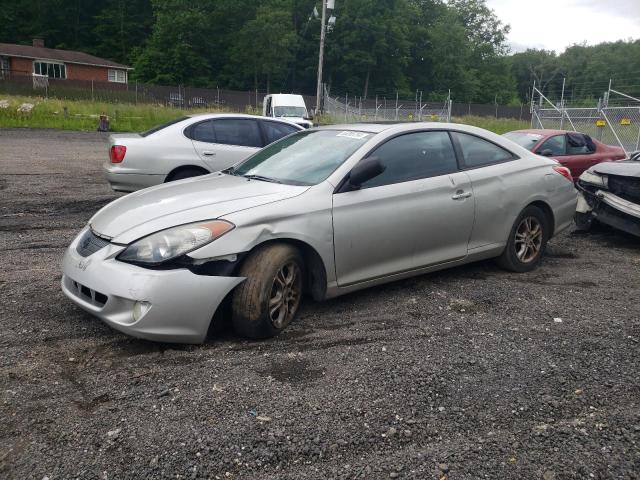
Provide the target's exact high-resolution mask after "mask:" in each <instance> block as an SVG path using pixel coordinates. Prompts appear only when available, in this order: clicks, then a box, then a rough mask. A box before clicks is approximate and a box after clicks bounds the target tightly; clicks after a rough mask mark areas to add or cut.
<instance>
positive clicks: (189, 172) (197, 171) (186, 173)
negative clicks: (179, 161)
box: [165, 167, 209, 183]
mask: <svg viewBox="0 0 640 480" xmlns="http://www.w3.org/2000/svg"><path fill="white" fill-rule="evenodd" d="M207 173H209V172H207V171H206V170H203V169H201V168H196V167H188V168H181V169H180V170H178V171H176V172H173V173H171V174H170V175H168V176H167V179H166V180H165V183H166V182H173V181H175V180H183V179H185V178H191V177H199V176H200V175H206V174H207Z"/></svg>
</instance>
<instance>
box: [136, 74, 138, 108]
mask: <svg viewBox="0 0 640 480" xmlns="http://www.w3.org/2000/svg"><path fill="white" fill-rule="evenodd" d="M136 105H138V80H136Z"/></svg>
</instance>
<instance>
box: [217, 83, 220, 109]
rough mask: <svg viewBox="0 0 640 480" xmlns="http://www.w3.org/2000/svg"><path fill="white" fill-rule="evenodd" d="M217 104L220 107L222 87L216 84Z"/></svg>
mask: <svg viewBox="0 0 640 480" xmlns="http://www.w3.org/2000/svg"><path fill="white" fill-rule="evenodd" d="M216 105H217V106H218V107H220V87H219V86H217V85H216Z"/></svg>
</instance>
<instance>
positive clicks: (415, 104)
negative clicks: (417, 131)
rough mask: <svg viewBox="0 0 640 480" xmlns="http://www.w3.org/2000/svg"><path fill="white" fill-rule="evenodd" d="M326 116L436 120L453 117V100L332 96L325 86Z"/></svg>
mask: <svg viewBox="0 0 640 480" xmlns="http://www.w3.org/2000/svg"><path fill="white" fill-rule="evenodd" d="M323 107H324V115H326V116H328V117H330V119H331V121H333V122H344V123H351V122H370V121H374V122H375V121H381V122H384V121H395V122H414V121H433V122H449V121H450V120H451V100H450V99H447V100H445V101H444V102H424V103H423V102H422V101H420V100H418V101H416V100H400V99H399V98H398V97H397V96H396V97H395V98H393V99H391V100H389V99H387V98H386V97H379V96H376V97H375V98H374V99H364V98H361V97H351V98H349V96H348V95H345V96H342V97H339V96H338V97H332V96H331V95H329V93H328V92H327V89H326V87H325V89H324V98H323Z"/></svg>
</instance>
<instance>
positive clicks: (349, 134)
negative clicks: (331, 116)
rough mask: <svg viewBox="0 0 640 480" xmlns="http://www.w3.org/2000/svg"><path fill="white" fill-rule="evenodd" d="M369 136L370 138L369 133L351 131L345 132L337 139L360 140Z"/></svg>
mask: <svg viewBox="0 0 640 480" xmlns="http://www.w3.org/2000/svg"><path fill="white" fill-rule="evenodd" d="M368 136H369V134H368V133H364V132H352V131H349V130H344V131H342V132H340V133H339V134H338V135H336V137H348V138H355V139H356V140H360V139H361V138H365V137H368Z"/></svg>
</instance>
